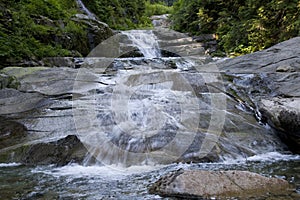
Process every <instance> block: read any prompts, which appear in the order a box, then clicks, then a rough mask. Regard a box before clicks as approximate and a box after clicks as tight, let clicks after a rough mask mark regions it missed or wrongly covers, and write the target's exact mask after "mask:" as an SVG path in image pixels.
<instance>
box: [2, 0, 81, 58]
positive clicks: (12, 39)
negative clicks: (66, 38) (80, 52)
mask: <svg viewBox="0 0 300 200" xmlns="http://www.w3.org/2000/svg"><path fill="white" fill-rule="evenodd" d="M0 6H1V14H0V17H1V18H0V62H1V64H5V63H15V62H20V61H22V60H24V59H25V60H39V59H41V58H43V57H48V56H50V57H51V56H69V55H72V54H71V51H70V50H72V48H67V47H62V46H61V44H60V41H59V40H58V38H59V37H62V36H63V35H64V34H67V35H71V34H77V35H78V37H79V35H80V37H85V35H86V33H85V32H84V29H83V27H78V26H76V25H74V22H73V21H71V16H72V15H73V14H75V13H77V12H78V11H77V5H76V2H75V1H73V0H65V1H63V0H47V1H45V0H20V1H5V0H0ZM61 24H63V26H62V25H61ZM67 49H69V50H67Z"/></svg>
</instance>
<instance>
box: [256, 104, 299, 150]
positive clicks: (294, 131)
mask: <svg viewBox="0 0 300 200" xmlns="http://www.w3.org/2000/svg"><path fill="white" fill-rule="evenodd" d="M260 107H261V112H262V113H263V115H264V117H265V118H266V121H267V122H268V124H270V125H271V126H272V127H273V128H274V129H275V130H276V131H277V133H278V134H279V136H280V138H281V139H282V140H283V141H284V142H285V143H286V144H287V145H288V146H289V147H290V150H291V151H293V152H294V153H298V154H300V98H272V99H270V100H265V99H264V100H262V101H261V105H260Z"/></svg>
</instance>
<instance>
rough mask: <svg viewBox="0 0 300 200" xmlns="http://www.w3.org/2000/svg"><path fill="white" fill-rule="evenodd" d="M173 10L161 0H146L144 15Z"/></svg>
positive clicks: (149, 15) (165, 12)
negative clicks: (155, 0)
mask: <svg viewBox="0 0 300 200" xmlns="http://www.w3.org/2000/svg"><path fill="white" fill-rule="evenodd" d="M172 12H173V7H170V6H166V5H165V4H164V3H163V2H159V1H158V2H156V3H151V1H146V10H145V15H146V16H148V17H151V16H153V15H163V14H170V13H172Z"/></svg>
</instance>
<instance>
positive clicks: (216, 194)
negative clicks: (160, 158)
mask: <svg viewBox="0 0 300 200" xmlns="http://www.w3.org/2000/svg"><path fill="white" fill-rule="evenodd" d="M149 192H150V193H152V194H159V195H161V196H163V197H177V198H184V199H211V198H216V199H231V198H234V199H235V198H238V199H252V198H254V199H260V198H264V199H267V198H268V197H269V196H272V195H276V196H277V197H279V196H282V197H289V195H290V194H291V193H292V189H291V186H290V185H289V183H288V182H287V181H285V180H282V179H278V178H267V177H264V176H261V175H259V174H255V173H251V172H247V171H200V170H199V171H184V170H179V171H176V172H173V173H171V174H167V175H165V176H163V177H162V178H160V179H159V180H158V181H157V182H156V183H154V184H153V185H152V186H151V187H150V188H149Z"/></svg>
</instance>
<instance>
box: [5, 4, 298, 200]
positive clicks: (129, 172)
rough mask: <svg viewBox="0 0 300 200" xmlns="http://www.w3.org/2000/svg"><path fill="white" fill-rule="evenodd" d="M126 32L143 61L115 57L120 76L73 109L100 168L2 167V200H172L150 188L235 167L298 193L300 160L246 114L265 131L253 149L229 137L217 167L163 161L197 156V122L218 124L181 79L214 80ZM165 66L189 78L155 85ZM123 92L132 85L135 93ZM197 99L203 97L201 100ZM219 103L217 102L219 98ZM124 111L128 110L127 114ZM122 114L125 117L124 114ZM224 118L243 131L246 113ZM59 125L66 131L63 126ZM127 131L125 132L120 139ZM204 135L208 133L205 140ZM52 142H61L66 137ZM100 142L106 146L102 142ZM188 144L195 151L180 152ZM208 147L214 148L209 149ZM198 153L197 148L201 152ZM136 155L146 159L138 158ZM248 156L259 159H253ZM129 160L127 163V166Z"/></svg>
mask: <svg viewBox="0 0 300 200" xmlns="http://www.w3.org/2000/svg"><path fill="white" fill-rule="evenodd" d="M77 2H78V4H79V5H80V7H81V8H82V10H83V11H84V12H85V13H86V14H87V15H89V16H91V17H94V15H93V14H92V13H91V12H90V11H89V10H88V9H87V8H86V7H85V6H84V4H83V3H82V2H81V0H78V1H77ZM122 34H123V35H125V36H127V38H128V39H129V40H130V44H129V45H133V46H135V47H136V48H138V49H139V51H140V52H141V53H142V54H143V57H142V58H122V59H118V60H117V61H115V63H114V65H112V68H113V69H110V70H112V71H113V70H116V71H118V70H119V71H118V73H116V74H113V75H110V74H109V73H108V75H107V74H106V75H103V76H100V75H99V76H100V78H99V77H97V80H98V79H99V80H100V81H99V82H98V84H96V88H95V90H94V93H93V96H92V98H90V99H89V98H87V97H81V96H79V97H78V99H76V100H75V103H74V104H75V107H76V106H77V107H79V108H80V110H79V112H78V113H76V112H75V115H77V119H76V120H77V121H79V123H78V122H77V124H76V126H77V127H76V128H77V130H84V132H83V133H82V134H81V133H79V134H78V137H79V139H80V140H81V141H82V142H85V144H86V146H87V147H88V148H89V151H90V152H92V153H93V156H95V157H96V158H98V162H96V163H92V162H90V160H91V156H87V157H86V159H85V160H84V162H83V163H81V164H69V165H66V166H63V167H56V166H53V165H49V166H37V167H31V166H24V165H21V164H18V163H0V199H131V200H133V199H149V200H150V199H171V198H162V197H160V196H157V195H151V194H149V193H148V187H149V185H151V184H152V183H154V182H155V181H156V180H158V178H160V177H161V176H162V175H164V174H167V173H168V172H171V171H174V170H178V169H181V168H183V169H203V170H220V169H222V170H233V169H236V170H247V171H252V172H257V173H260V174H263V175H266V176H274V177H279V178H284V179H286V180H288V181H289V182H290V183H291V184H293V185H294V186H295V187H296V189H297V192H298V193H300V176H299V174H300V156H298V155H291V154H289V153H285V151H284V150H283V149H280V148H277V147H276V145H277V143H276V142H277V140H276V139H272V137H273V135H272V132H271V131H270V130H269V129H268V128H264V127H260V126H259V124H258V122H256V121H255V118H254V117H253V116H252V115H250V114H247V113H246V114H244V115H243V117H245V120H246V117H249V119H250V120H253V122H252V123H253V124H250V125H249V124H248V121H247V122H245V124H238V125H241V126H243V127H246V128H247V129H248V130H249V132H246V133H245V135H250V134H253V132H255V131H257V132H258V133H260V132H259V131H263V132H264V133H262V134H261V135H262V137H258V138H257V140H255V141H253V142H252V143H251V144H248V143H247V142H248V141H243V140H242V139H241V141H238V142H239V146H234V145H232V146H230V145H231V144H227V143H229V142H230V139H231V140H234V139H235V135H234V136H233V137H232V138H229V139H228V140H224V141H222V142H223V143H222V145H223V146H225V147H224V148H225V149H226V150H227V151H231V154H228V155H227V154H226V155H225V154H224V155H220V158H221V159H220V161H218V162H202V163H194V164H193V163H191V164H186V163H184V162H182V163H181V162H179V163H176V162H175V161H176V159H178V158H179V157H176V156H177V155H174V157H175V158H173V157H170V158H166V156H165V155H164V156H162V157H161V155H160V154H163V153H166V154H167V155H172V156H173V154H170V153H169V152H171V153H173V152H172V151H174V152H175V154H176V153H177V154H180V156H181V155H182V154H184V153H185V154H184V155H185V157H184V159H189V158H190V157H191V156H194V152H193V151H192V150H194V149H196V147H197V143H195V141H197V140H194V141H193V140H191V139H190V136H193V138H192V139H194V138H196V139H197V137H202V136H203V135H199V136H196V135H195V134H194V132H196V131H198V130H197V129H195V127H196V128H198V122H199V123H200V125H202V126H203V127H206V129H209V126H208V125H207V124H206V121H205V120H207V121H210V120H211V119H214V118H213V116H212V114H211V112H213V111H212V108H211V107H210V106H209V104H212V103H211V102H213V101H214V99H213V97H212V95H211V94H208V92H207V91H206V90H203V91H202V93H199V94H198V93H197V94H195V93H192V92H190V91H186V88H188V89H190V88H189V86H188V85H187V84H186V83H185V81H183V80H184V79H183V78H182V77H185V76H189V77H190V81H191V82H192V83H193V81H194V82H201V81H203V82H207V81H209V78H210V76H209V75H208V74H207V73H204V75H202V77H199V76H196V75H193V74H192V73H191V72H190V71H189V70H190V69H191V68H192V67H193V66H194V65H197V63H196V64H195V63H193V61H187V60H183V59H182V58H161V57H162V56H161V53H160V49H159V43H158V40H157V38H156V36H155V35H154V33H153V31H151V30H132V31H124V32H122ZM198 60H200V58H198ZM166 65H167V66H168V67H167V69H166V71H168V72H173V71H175V72H178V71H180V72H185V71H188V72H187V73H183V75H182V76H173V75H172V76H171V75H169V74H167V73H166V74H164V77H163V78H161V77H160V78H161V79H163V81H158V82H155V83H153V82H151V81H153V80H154V79H155V78H157V77H158V75H159V74H158V73H157V72H158V71H162V70H165V69H164V68H163V67H165V66H166ZM149 66H150V67H149ZM151 67H152V68H151ZM132 68H134V69H136V68H137V69H138V70H141V69H143V70H146V71H147V70H148V71H149V70H150V68H151V70H152V71H151V70H150V74H151V76H143V75H138V76H137V75H136V74H135V72H131V71H130V70H131V69H132ZM153 68H154V70H153ZM130 73H132V74H131V75H132V76H131V82H128V81H127V82H126V80H123V76H122V75H124V74H130ZM191 74H192V75H191ZM84 75H86V74H84ZM168 76H169V77H171V78H168ZM79 78H80V77H79ZM181 79H182V80H181ZM212 79H213V78H212ZM174 80H176V81H177V82H176V81H175V82H176V83H177V84H174ZM213 80H214V79H213ZM115 81H116V82H117V81H120V82H119V87H118V88H117V89H115V90H114V91H113V90H112V88H110V87H108V86H107V85H110V84H111V85H113V84H112V83H114V82H115ZM172 81H173V82H172ZM211 82H212V83H214V82H213V81H211ZM100 83H101V84H102V85H101V84H100ZM99 85H100V86H99ZM195 85H196V83H195ZM126 87H131V89H128V88H126ZM80 89H82V88H80ZM200 91H201V88H200ZM120 95H121V97H122V98H123V97H126V98H127V99H125V100H127V103H126V102H125V101H124V99H122V98H119V97H120ZM223 95H224V94H223ZM198 96H201V98H202V99H201V102H200V101H199V99H198ZM112 97H114V98H112ZM226 98H228V99H227V101H232V102H233V100H230V98H229V97H226ZM112 99H113V100H112ZM218 100H219V101H220V99H218ZM195 101H196V103H195ZM198 101H199V102H198ZM76 102H77V103H79V104H76ZM124 102H125V103H124ZM221 102H222V101H221ZM110 104H112V107H113V111H115V113H114V115H115V116H114V117H115V119H117V122H118V124H115V122H112V119H111V118H112V116H113V114H112V113H111V111H108V109H107V107H108V105H110ZM194 105H197V106H194ZM230 105H231V104H230ZM232 105H234V103H232ZM124 106H126V110H125V109H124ZM90 108H93V111H94V112H93V113H92V115H89V114H90V113H88V112H85V111H89V112H90V110H91V109H90ZM85 109H86V110H85ZM221 110H222V107H221V108H220V110H218V114H220V113H221ZM56 111H57V112H60V113H62V115H63V114H64V112H69V111H68V110H67V111H66V110H63V109H62V110H59V109H57V110H56ZM120 111H122V112H121V113H120ZM123 111H124V112H123ZM226 112H227V113H226V114H227V115H228V119H227V120H228V121H230V122H229V123H228V124H229V125H227V126H226V127H225V128H226V129H227V130H229V132H230V131H232V130H234V131H232V132H238V131H239V129H238V128H237V127H236V124H235V123H238V122H235V121H234V120H235V118H240V117H239V114H241V113H238V114H237V113H234V112H232V111H226ZM236 112H238V111H236ZM241 112H242V114H243V112H246V111H245V110H243V108H241ZM199 113H201V117H203V118H201V120H199V119H198V118H197V116H198V115H199ZM208 113H209V114H208ZM68 114H69V113H68ZM66 116H67V115H66ZM90 116H92V117H90ZM236 116H238V117H236ZM90 119H94V121H92V122H93V123H94V122H96V123H97V125H98V126H99V127H97V128H98V129H96V130H97V131H99V130H101V131H102V132H101V134H99V132H95V134H93V131H94V130H95V124H92V125H91V126H90V127H87V125H86V124H88V123H87V120H90ZM202 119H204V120H202ZM76 120H75V121H76ZM247 120H248V118H247ZM81 122H82V123H81ZM195 122H196V123H195ZM47 123H49V122H47ZM75 123H76V122H75ZM201 123H202V124H201ZM40 124H41V125H40V126H41V127H42V128H44V127H45V123H40ZM59 124H60V125H62V126H63V125H64V122H60V123H59ZM38 125H39V124H38V123H35V124H34V126H36V127H34V128H35V129H37V128H38ZM42 128H41V129H42ZM72 130H74V129H72ZM161 130H162V131H161ZM195 130H196V131H195ZM87 131H88V132H89V133H88V134H87V133H86V132H87ZM160 131H161V132H160ZM49 132H51V131H49ZM52 132H55V131H52ZM52 132H51V134H52ZM123 132H126V133H127V134H123ZM108 133H111V134H108ZM258 133H257V134H258ZM39 134H40V133H39ZM226 134H227V133H226V132H225V133H223V135H226ZM49 135H50V134H49ZM49 135H47V136H46V137H49ZM107 135H109V136H107ZM207 135H208V134H207ZM207 135H205V134H204V137H205V136H207ZM51 136H53V137H59V136H61V135H59V134H57V135H51ZM99 137H103V138H105V137H107V138H106V139H103V138H99ZM177 137H178V138H177ZM245 137H246V136H245ZM249 137H250V136H249ZM162 138H163V139H162ZM209 139H212V137H211V138H209ZM238 139H239V138H238ZM238 139H237V140H238ZM250 139H252V138H250ZM250 139H249V140H250ZM99 141H100V142H101V145H100V144H99V143H97V142H99ZM170 141H173V142H170ZM95 143H96V144H95ZM167 143H170V144H171V145H168V144H167ZM245 144H247V145H248V146H247V145H245ZM93 145H96V146H93ZM111 145H114V146H118V147H119V149H121V150H122V151H119V150H115V149H114V148H113V147H112V146H111ZM184 145H187V146H188V147H191V150H190V149H188V148H185V147H184V148H183V146H184ZM222 145H220V146H222ZM97 146H101V148H100V149H97V148H95V147H97ZM166 146H167V147H166ZM242 146H247V148H249V149H246V148H241V147H242ZM164 147H166V148H165V151H159V150H160V149H163V148H164ZM181 148H182V149H181ZM250 148H252V149H253V152H252V151H251V152H250V150H251V149H250ZM207 149H208V150H211V148H209V146H208V147H207ZM200 150H201V149H200ZM200 150H199V149H198V150H197V149H196V151H199V152H200ZM124 151H125V152H126V155H125V154H124ZM189 151H191V152H189ZM242 151H244V152H242ZM137 152H142V153H140V154H137ZM153 152H154V153H153ZM157 152H158V153H157ZM249 152H250V153H249ZM168 153H169V154H168ZM247 153H249V155H251V154H256V155H255V156H249V155H248V154H247ZM128 161H130V162H129V163H128ZM183 161H185V160H183ZM118 164H120V165H118Z"/></svg>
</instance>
